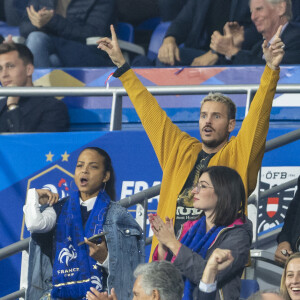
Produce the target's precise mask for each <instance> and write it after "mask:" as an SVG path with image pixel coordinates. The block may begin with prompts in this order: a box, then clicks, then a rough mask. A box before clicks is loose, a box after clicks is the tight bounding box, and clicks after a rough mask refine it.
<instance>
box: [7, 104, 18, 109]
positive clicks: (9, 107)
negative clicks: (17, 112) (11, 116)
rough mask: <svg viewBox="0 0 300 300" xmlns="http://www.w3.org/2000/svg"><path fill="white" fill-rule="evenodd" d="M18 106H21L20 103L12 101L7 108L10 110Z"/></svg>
mask: <svg viewBox="0 0 300 300" xmlns="http://www.w3.org/2000/svg"><path fill="white" fill-rule="evenodd" d="M18 107H19V105H17V104H15V103H12V104H9V105H8V106H7V109H8V110H14V109H16V108H18Z"/></svg>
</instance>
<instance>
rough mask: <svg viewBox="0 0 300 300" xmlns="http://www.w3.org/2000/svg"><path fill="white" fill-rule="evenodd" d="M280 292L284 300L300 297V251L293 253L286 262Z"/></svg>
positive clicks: (297, 299)
mask: <svg viewBox="0 0 300 300" xmlns="http://www.w3.org/2000/svg"><path fill="white" fill-rule="evenodd" d="M280 292H281V294H282V296H283V298H284V300H299V299H300V252H297V253H294V254H292V255H291V256H290V257H289V258H288V259H287V260H286V263H285V266H284V270H283V273H282V277H281V284H280Z"/></svg>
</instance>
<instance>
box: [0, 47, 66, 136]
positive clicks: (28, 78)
mask: <svg viewBox="0 0 300 300" xmlns="http://www.w3.org/2000/svg"><path fill="white" fill-rule="evenodd" d="M33 71H34V66H33V55H32V53H31V52H30V50H29V49H28V48H27V47H26V46H25V45H22V44H14V43H3V44H1V45H0V82H1V85H2V86H3V87H17V86H19V87H26V86H29V87H30V86H33V82H32V74H33ZM68 127H69V116H68V110H67V107H66V105H65V104H64V103H63V102H62V101H59V100H56V99H55V98H53V97H47V96H37V97H18V96H9V97H7V98H2V99H1V100H0V132H55V131H67V130H68Z"/></svg>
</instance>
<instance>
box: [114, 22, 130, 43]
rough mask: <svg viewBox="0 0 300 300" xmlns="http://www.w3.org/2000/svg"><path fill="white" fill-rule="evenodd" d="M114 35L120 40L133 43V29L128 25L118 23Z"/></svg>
mask: <svg viewBox="0 0 300 300" xmlns="http://www.w3.org/2000/svg"><path fill="white" fill-rule="evenodd" d="M116 33H117V36H118V38H119V39H120V40H123V41H126V42H129V43H134V27H133V25H131V24H130V23H126V22H118V23H117V26H116Z"/></svg>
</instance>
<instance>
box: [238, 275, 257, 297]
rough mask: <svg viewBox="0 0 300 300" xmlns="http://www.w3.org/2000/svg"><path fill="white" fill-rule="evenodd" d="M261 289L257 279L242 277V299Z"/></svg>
mask: <svg viewBox="0 0 300 300" xmlns="http://www.w3.org/2000/svg"><path fill="white" fill-rule="evenodd" d="M258 290H259V284H258V282H257V280H255V279H241V293H240V299H247V298H248V297H249V296H251V295H252V294H254V293H256V292H257V291H258Z"/></svg>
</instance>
